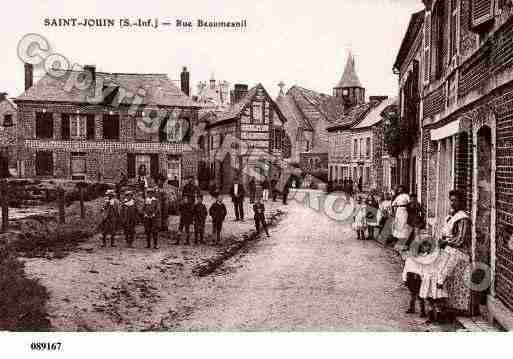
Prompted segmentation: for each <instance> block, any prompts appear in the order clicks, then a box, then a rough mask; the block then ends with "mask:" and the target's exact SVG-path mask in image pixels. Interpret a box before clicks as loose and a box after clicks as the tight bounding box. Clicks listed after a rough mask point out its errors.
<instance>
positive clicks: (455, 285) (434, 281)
mask: <svg viewBox="0 0 513 359" xmlns="http://www.w3.org/2000/svg"><path fill="white" fill-rule="evenodd" d="M449 200H450V205H451V211H450V214H449V215H448V216H447V217H446V218H445V221H444V225H443V227H442V231H441V239H440V240H439V248H440V255H439V256H438V258H437V260H436V261H435V262H434V263H433V265H431V266H430V267H429V270H427V271H425V273H424V275H423V277H422V286H421V289H420V297H421V298H425V299H428V301H429V303H430V305H431V309H432V313H431V317H430V319H431V321H438V320H439V319H440V317H441V315H442V314H445V313H443V309H444V307H443V306H442V304H443V302H444V299H446V306H445V307H446V308H451V309H453V310H456V311H458V312H464V313H467V312H468V311H469V309H470V298H471V290H470V288H469V287H468V285H467V284H466V283H469V282H470V268H469V263H470V256H469V253H470V238H469V237H470V236H469V233H470V219H469V215H468V214H467V213H466V212H465V211H464V207H463V203H462V198H461V194H460V193H459V192H458V191H451V192H450V193H449Z"/></svg>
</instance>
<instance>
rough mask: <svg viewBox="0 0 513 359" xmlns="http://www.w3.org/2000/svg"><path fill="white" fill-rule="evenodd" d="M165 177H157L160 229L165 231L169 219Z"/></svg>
mask: <svg viewBox="0 0 513 359" xmlns="http://www.w3.org/2000/svg"><path fill="white" fill-rule="evenodd" d="M164 184H165V179H164V178H160V179H159V188H158V199H159V203H160V214H161V215H160V230H161V231H163V232H166V231H168V230H169V228H168V220H169V205H170V203H169V196H168V195H167V192H166V189H165V188H164Z"/></svg>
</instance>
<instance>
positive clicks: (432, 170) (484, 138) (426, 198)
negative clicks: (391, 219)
mask: <svg viewBox="0 0 513 359" xmlns="http://www.w3.org/2000/svg"><path fill="white" fill-rule="evenodd" d="M423 3H424V5H425V13H424V25H423V26H422V31H420V32H419V35H420V36H421V37H422V39H421V41H418V43H419V46H420V48H421V53H422V56H421V58H420V63H419V65H418V69H419V72H420V73H421V76H419V78H420V82H421V86H420V87H421V94H420V97H421V101H420V102H421V103H420V112H421V116H422V122H421V125H422V129H421V141H422V143H421V167H420V168H421V176H422V181H421V186H420V189H421V197H420V198H421V201H422V205H423V207H424V209H425V210H426V211H427V214H428V223H429V225H430V226H429V230H430V231H431V232H432V233H433V234H435V235H436V234H437V233H439V231H440V228H441V222H442V219H443V218H444V217H445V215H446V214H447V213H448V210H449V204H448V200H449V198H448V192H449V190H450V189H453V188H456V189H459V190H460V191H462V192H463V193H464V194H465V200H466V206H467V211H468V212H469V213H470V214H471V218H472V230H471V237H472V253H471V257H472V260H473V262H474V263H482V264H485V265H486V267H488V268H490V270H489V274H490V278H491V286H490V287H489V288H488V290H487V291H486V292H480V293H479V294H478V295H476V298H475V300H474V305H473V308H472V309H473V310H474V312H477V310H478V309H481V311H482V312H489V313H490V314H491V316H492V317H493V318H494V319H496V320H497V321H499V322H500V323H501V324H502V325H503V326H505V327H507V328H509V329H512V328H513V247H512V246H511V243H512V239H513V206H512V205H511V203H512V202H513V190H512V186H511V183H512V182H513V163H512V158H513V141H512V137H511V133H512V131H513V81H512V80H513V67H512V66H511V65H512V64H513V47H512V46H511V44H512V43H513V18H512V16H511V15H512V14H513V12H512V4H511V1H503V0H499V1H494V0H450V1H441V0H438V1H433V0H424V1H423ZM409 47H414V44H412V45H410V46H409ZM409 52H414V51H409ZM403 106H404V105H403ZM485 305H486V306H485Z"/></svg>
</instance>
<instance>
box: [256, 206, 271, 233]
mask: <svg viewBox="0 0 513 359" xmlns="http://www.w3.org/2000/svg"><path fill="white" fill-rule="evenodd" d="M253 212H255V227H256V231H257V234H260V228H263V229H264V231H265V234H266V235H267V237H269V231H268V230H267V223H266V222H265V206H264V204H263V203H262V202H261V201H260V198H257V200H256V203H255V204H254V205H253Z"/></svg>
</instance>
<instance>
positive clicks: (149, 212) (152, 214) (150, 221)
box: [143, 188, 161, 249]
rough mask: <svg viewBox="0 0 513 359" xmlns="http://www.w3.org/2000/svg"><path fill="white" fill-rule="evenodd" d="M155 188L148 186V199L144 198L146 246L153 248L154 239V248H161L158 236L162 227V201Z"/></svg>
mask: <svg viewBox="0 0 513 359" xmlns="http://www.w3.org/2000/svg"><path fill="white" fill-rule="evenodd" d="M155 193H156V191H155V188H148V190H147V195H146V199H145V200H144V206H143V216H144V230H145V232H146V248H151V240H152V239H153V248H154V249H159V247H158V238H159V228H160V216H161V213H160V203H159V201H158V199H157V198H156V197H155Z"/></svg>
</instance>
